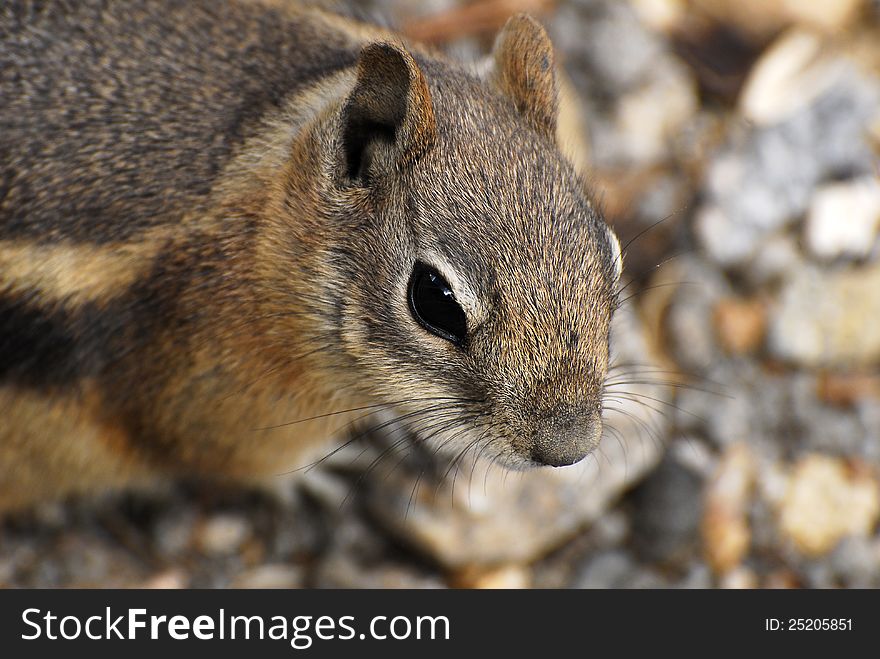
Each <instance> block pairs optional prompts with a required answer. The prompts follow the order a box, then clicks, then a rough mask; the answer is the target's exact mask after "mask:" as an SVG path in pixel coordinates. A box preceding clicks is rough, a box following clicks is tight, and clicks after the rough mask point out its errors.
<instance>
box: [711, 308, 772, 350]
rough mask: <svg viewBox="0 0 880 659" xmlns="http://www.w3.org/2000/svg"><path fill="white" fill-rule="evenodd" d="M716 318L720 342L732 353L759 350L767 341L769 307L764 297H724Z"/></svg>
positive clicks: (714, 314) (714, 317)
mask: <svg viewBox="0 0 880 659" xmlns="http://www.w3.org/2000/svg"><path fill="white" fill-rule="evenodd" d="M712 319H713V321H714V324H715V333H716V335H717V336H718V342H719V343H720V344H721V347H722V348H724V349H725V350H726V351H727V352H728V353H732V354H745V353H750V352H755V351H756V350H757V349H758V348H760V347H761V344H762V343H763V341H764V333H765V331H766V328H767V309H766V305H765V304H764V302H763V301H762V300H756V299H752V300H744V299H736V298H725V299H722V300H720V301H719V302H718V304H716V305H715V310H714V313H713V316H712Z"/></svg>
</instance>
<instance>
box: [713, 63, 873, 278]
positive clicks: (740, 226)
mask: <svg viewBox="0 0 880 659" xmlns="http://www.w3.org/2000/svg"><path fill="white" fill-rule="evenodd" d="M878 105H880V82H878V80H877V79H875V78H867V77H866V76H864V75H863V74H862V73H860V72H859V71H858V70H857V69H856V68H855V67H854V66H853V65H847V66H844V67H843V68H842V70H841V72H840V73H839V75H838V78H837V80H836V82H835V84H834V85H833V86H831V87H830V88H829V89H828V90H827V91H826V92H825V93H823V94H822V95H820V96H818V97H817V98H816V99H814V101H813V102H812V103H811V104H809V105H808V106H806V107H805V108H803V109H802V110H800V111H799V112H797V113H795V114H794V115H793V116H792V117H790V118H788V119H787V120H786V121H784V122H782V123H779V124H775V125H771V126H767V127H764V128H761V129H757V130H751V131H748V130H740V131H739V132H738V134H737V135H736V136H734V137H732V139H731V143H730V144H729V146H728V147H727V149H726V150H725V151H724V152H722V153H721V154H720V155H719V156H717V157H716V158H715V160H714V161H713V162H712V163H711V164H710V165H709V169H708V173H707V176H706V194H707V197H708V203H707V205H706V207H704V208H703V209H702V210H701V212H700V214H699V215H698V218H697V235H698V237H699V238H700V240H701V242H702V244H703V246H704V247H705V249H706V250H707V252H708V253H709V254H710V255H711V256H712V258H713V259H715V260H716V261H717V262H718V263H720V264H721V265H724V266H733V265H744V264H746V263H747V262H748V261H749V259H751V257H752V256H753V255H754V254H755V252H756V250H757V249H758V247H759V245H760V244H761V243H762V242H763V241H764V240H765V239H766V237H767V236H769V235H771V234H772V233H774V232H776V231H777V230H779V229H780V228H782V227H784V226H785V225H787V224H790V223H791V222H793V221H795V220H796V219H798V217H800V216H802V215H803V214H804V212H805V211H806V210H807V208H808V206H809V203H810V199H811V198H812V195H813V189H814V188H815V187H816V185H817V184H818V183H820V182H822V181H823V180H825V179H827V178H831V177H835V176H837V175H839V173H840V172H847V173H849V174H851V175H852V174H863V175H870V174H871V173H872V172H873V167H874V162H875V160H874V159H875V155H874V154H873V153H872V151H871V147H870V144H869V142H868V140H867V139H865V135H866V134H867V132H868V130H869V129H868V126H869V125H870V123H871V121H873V120H874V119H875V117H876V113H877V107H878Z"/></svg>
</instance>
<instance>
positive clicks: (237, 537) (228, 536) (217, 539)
mask: <svg viewBox="0 0 880 659" xmlns="http://www.w3.org/2000/svg"><path fill="white" fill-rule="evenodd" d="M250 534H251V528H250V525H249V524H248V522H247V520H245V519H243V518H242V517H239V516H237V515H225V514H224V515H216V516H214V517H211V518H209V519H207V520H205V521H204V522H203V523H202V524H201V526H200V527H199V529H198V530H197V531H196V538H195V541H196V545H197V546H198V548H199V549H200V550H201V551H203V552H204V553H206V554H209V555H214V556H217V555H223V554H232V553H233V552H235V551H237V550H238V549H239V547H241V546H242V545H243V544H244V542H245V540H247V539H248V537H249V536H250Z"/></svg>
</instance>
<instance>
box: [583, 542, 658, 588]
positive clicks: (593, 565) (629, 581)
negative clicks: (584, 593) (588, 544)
mask: <svg viewBox="0 0 880 659" xmlns="http://www.w3.org/2000/svg"><path fill="white" fill-rule="evenodd" d="M664 585H665V584H664V583H663V580H662V579H661V578H660V576H659V575H657V574H655V573H653V572H652V571H650V570H646V569H644V568H642V567H640V566H639V565H638V564H637V563H636V562H635V561H634V560H633V559H632V557H631V556H630V555H629V554H628V553H627V552H624V551H619V550H612V551H604V552H600V553H598V554H596V555H595V556H592V557H590V559H589V560H588V561H587V562H586V563H585V564H584V566H583V567H582V568H581V569H580V571H579V573H578V575H577V576H576V577H575V578H574V581H573V583H572V587H573V588H660V587H663V586H664Z"/></svg>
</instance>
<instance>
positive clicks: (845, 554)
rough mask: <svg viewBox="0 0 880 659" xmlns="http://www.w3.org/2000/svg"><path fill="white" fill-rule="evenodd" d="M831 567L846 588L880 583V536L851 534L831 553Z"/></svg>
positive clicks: (865, 586) (874, 585)
mask: <svg viewBox="0 0 880 659" xmlns="http://www.w3.org/2000/svg"><path fill="white" fill-rule="evenodd" d="M830 558H831V567H832V569H833V570H834V572H835V573H836V575H837V577H838V579H839V580H840V581H841V584H842V585H843V586H844V587H846V588H877V587H878V585H880V538H876V537H874V538H869V537H865V536H849V537H846V538H844V539H843V540H841V541H840V543H839V544H838V545H837V547H836V548H835V549H834V551H833V552H832V553H831V557H830Z"/></svg>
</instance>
